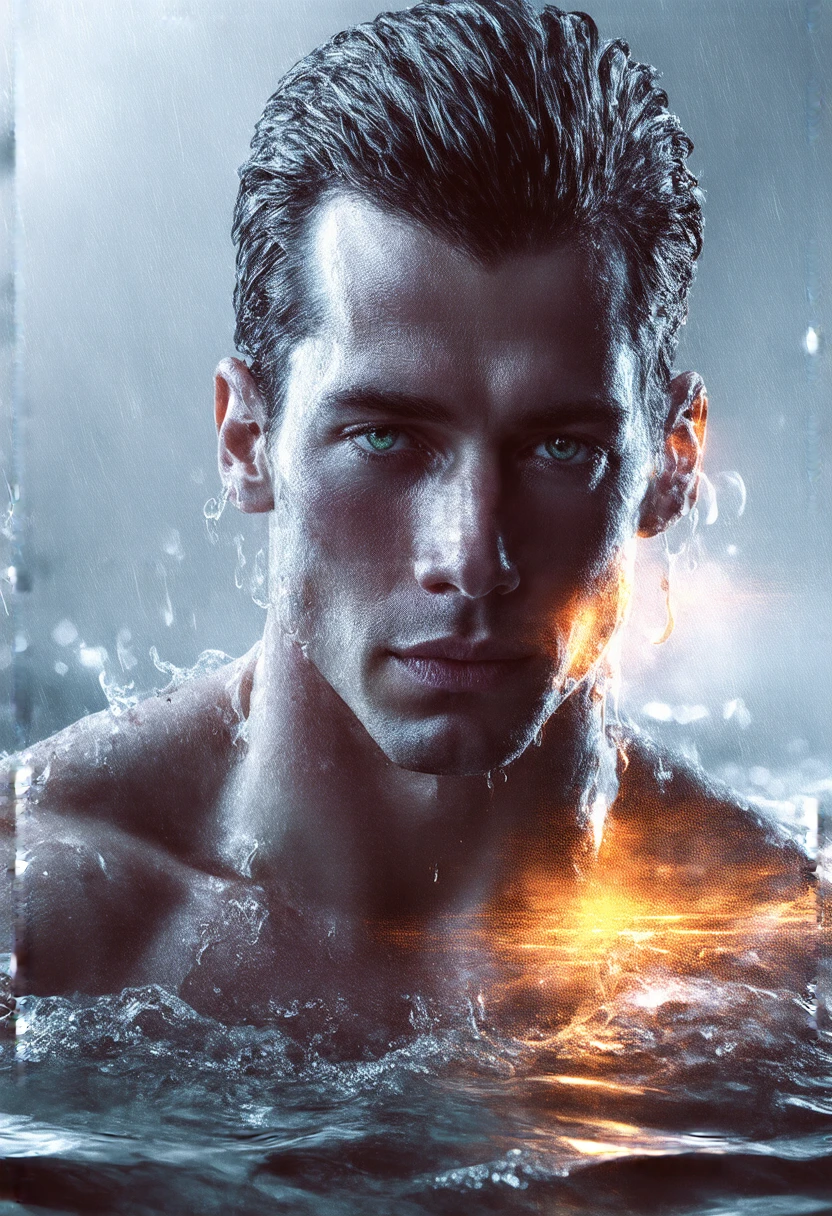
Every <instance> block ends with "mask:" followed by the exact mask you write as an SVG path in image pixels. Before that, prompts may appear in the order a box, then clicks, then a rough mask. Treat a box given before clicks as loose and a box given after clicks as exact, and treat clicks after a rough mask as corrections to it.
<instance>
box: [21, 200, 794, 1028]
mask: <svg viewBox="0 0 832 1216" xmlns="http://www.w3.org/2000/svg"><path fill="white" fill-rule="evenodd" d="M623 274H624V270H623V267H622V265H621V263H620V261H619V259H617V257H616V255H615V252H614V250H609V251H608V255H607V256H606V258H605V261H604V274H603V277H602V276H601V275H599V273H598V271H597V269H596V268H595V264H594V263H593V261H592V259H591V258H590V257H589V255H588V253H587V252H586V251H585V250H583V249H582V248H581V246H580V245H579V244H577V243H571V244H570V243H566V244H562V245H559V246H557V247H555V248H552V249H549V250H543V251H540V250H538V251H534V252H531V253H527V254H523V255H518V256H514V257H510V258H506V259H504V260H503V261H501V262H499V263H498V264H496V265H494V266H484V265H481V264H480V263H478V262H476V261H474V260H473V259H472V258H470V257H469V256H468V255H466V254H464V253H461V252H459V251H458V250H455V249H453V248H451V247H450V246H449V245H448V244H446V243H445V242H444V241H443V240H442V239H441V238H439V237H437V236H436V235H434V234H432V233H430V232H427V231H425V230H423V229H421V228H419V227H418V226H416V225H415V224H413V223H411V222H410V221H406V220H402V219H399V218H396V217H393V216H390V215H387V214H384V213H382V212H380V211H378V210H377V209H376V208H374V207H373V206H372V205H371V204H369V203H367V202H364V201H361V200H358V199H355V198H351V197H348V196H337V197H334V198H332V199H329V200H327V201H326V202H325V203H323V204H321V205H320V207H319V208H318V212H317V214H316V217H315V222H314V225H313V229H312V232H311V241H310V286H311V306H312V315H313V317H314V322H313V324H312V325H311V328H310V332H309V335H308V337H307V338H306V339H305V340H303V341H302V342H301V343H300V344H299V345H298V346H297V347H296V349H295V350H294V352H293V355H292V358H291V361H290V366H289V370H288V373H287V378H286V383H285V385H284V386H283V388H284V392H283V400H282V405H281V410H280V413H279V415H278V417H277V418H276V419H275V420H271V419H270V417H269V411H268V408H267V404H266V401H265V399H264V398H263V396H262V394H261V392H260V391H259V389H258V386H257V385H256V384H255V382H254V380H253V379H252V377H251V375H250V374H249V372H248V369H247V368H246V367H245V365H243V364H242V363H240V362H238V361H236V360H226V361H224V362H223V363H222V364H221V365H220V368H219V369H218V373H217V382H216V384H217V388H216V405H215V410H216V419H217V425H218V429H219V441H220V447H219V451H220V470H221V473H222V476H223V479H224V482H225V484H226V487H227V488H228V491H229V496H230V498H231V500H232V501H233V502H234V503H235V504H236V505H237V506H238V507H239V508H240V509H241V510H243V511H250V512H256V511H270V512H271V513H272V514H271V525H270V537H271V539H270V592H271V595H270V598H271V604H272V607H271V608H270V610H269V613H268V617H267V623H266V629H265V634H264V638H263V641H262V645H261V647H260V648H259V650H256V651H255V652H252V653H251V654H250V655H249V656H247V657H246V658H245V659H243V660H241V661H240V662H239V663H237V664H236V665H233V666H232V668H230V669H229V670H228V671H226V672H224V673H222V674H221V675H218V676H215V677H212V678H211V679H209V680H207V681H203V682H200V683H199V684H194V685H192V686H186V687H184V688H183V689H181V690H179V691H178V692H175V691H172V692H171V693H170V694H165V695H163V696H160V697H157V698H154V699H152V700H151V701H149V702H147V703H145V704H144V705H143V706H141V707H139V708H138V709H137V710H135V711H132V712H131V713H129V714H127V715H124V716H122V717H121V718H118V719H113V718H111V717H110V716H109V715H103V716H99V717H98V718H96V719H91V720H88V721H87V722H82V723H80V724H78V725H77V726H76V727H73V728H70V730H69V731H68V732H64V733H63V734H62V735H59V736H57V737H56V738H55V739H54V740H49V741H47V742H46V743H43V744H39V745H38V746H37V747H36V748H35V749H34V750H33V751H32V753H31V755H30V756H29V757H28V758H27V759H28V762H29V764H30V765H31V768H32V770H33V776H34V785H33V787H32V792H31V794H30V795H29V797H28V799H27V800H26V803H27V809H25V810H24V811H23V812H22V813H21V814H20V817H19V837H20V841H21V846H22V848H23V849H24V850H26V852H25V853H24V855H23V865H24V872H23V874H22V875H21V878H20V902H19V908H20V913H21V915H20V933H19V956H20V957H19V981H18V982H19V984H20V985H21V987H22V989H23V990H27V989H28V990H33V991H38V992H46V991H51V992H54V991H70V992H71V991H75V990H81V991H106V990H110V989H113V988H118V987H121V986H123V985H125V984H129V983H149V982H158V983H161V984H164V985H165V986H167V987H169V988H172V989H175V990H178V991H180V992H182V994H183V995H184V996H186V998H187V999H188V1000H190V1001H191V1002H192V1003H193V1004H195V1005H196V1006H197V1007H198V1008H202V1009H205V1010H206V1011H210V1012H216V1013H218V1014H219V1015H220V1016H224V1017H230V1018H235V1017H239V1018H246V1017H255V1016H266V1013H267V1009H268V1002H269V1000H274V1001H276V1002H278V1003H286V1002H289V1001H292V1000H301V1001H303V1000H307V999H309V998H316V997H322V998H326V999H329V1000H332V999H335V998H336V997H337V996H338V995H339V994H343V995H348V996H349V997H351V998H352V999H354V1000H355V1001H357V1002H358V1004H359V1005H360V1004H361V1003H362V1002H363V1003H364V1004H366V1005H367V1007H368V1008H370V1009H372V1010H373V1011H374V1012H373V1013H372V1015H371V1017H373V1018H375V1020H376V1022H377V1023H378V1024H388V1023H389V1024H393V1023H395V1020H396V1017H395V1016H394V1014H393V1013H391V1012H390V1009H391V1008H392V1007H393V1006H396V1004H397V1002H398V1004H399V1005H400V1004H401V995H402V993H403V992H405V991H410V992H413V991H415V990H419V991H422V990H426V991H432V992H434V993H435V995H436V999H437V1000H442V999H443V996H444V995H447V993H446V989H447V991H451V990H454V991H456V992H457V993H458V992H459V991H461V990H462V989H465V988H466V985H468V986H470V984H471V983H474V984H475V986H476V984H478V983H485V984H486V985H488V984H491V985H492V987H493V986H494V985H497V986H498V987H499V986H500V984H501V983H502V982H503V979H504V978H505V975H507V974H508V973H509V972H511V974H512V976H513V980H512V984H514V986H515V987H516V983H515V981H516V980H517V974H516V972H517V968H516V967H514V969H513V970H512V966H513V965H506V964H505V958H502V961H500V959H499V958H497V956H496V955H495V953H494V950H493V949H492V945H493V943H494V942H495V941H497V940H498V939H499V940H501V941H502V940H504V939H505V938H506V934H508V937H509V938H511V935H512V933H514V934H515V936H517V944H518V947H519V946H520V945H521V944H522V942H521V941H520V939H521V938H522V937H524V936H527V935H528V934H529V933H530V932H533V927H532V928H530V923H531V922H530V920H529V918H530V917H531V918H532V920H533V919H534V917H535V916H537V917H538V918H539V916H540V906H541V904H540V892H541V890H545V891H546V892H547V895H546V900H548V901H549V903H550V904H551V905H552V907H561V908H563V909H567V908H570V907H572V906H573V905H574V903H575V901H576V900H578V901H580V899H581V898H582V892H583V891H585V890H586V886H585V884H586V882H587V881H592V882H593V883H596V885H597V883H599V882H600V884H601V887H602V888H605V889H606V888H608V889H609V890H611V891H618V892H625V893H626V892H630V893H632V892H633V891H634V890H636V889H637V890H638V891H639V892H641V894H640V895H639V898H640V899H641V898H643V899H644V900H646V901H647V903H648V904H650V905H651V906H657V907H661V906H663V903H664V905H667V901H668V898H669V897H668V887H669V885H671V884H669V882H668V870H669V869H670V871H671V872H674V871H675V879H674V884H672V885H674V886H675V888H677V889H678V890H683V891H686V892H687V895H686V896H685V898H687V899H688V900H689V902H690V904H691V907H694V906H699V905H701V903H702V900H703V899H705V900H706V902H707V901H710V902H711V903H713V901H714V900H715V899H716V900H717V902H719V900H720V899H722V902H723V904H725V903H726V902H727V903H733V904H736V902H737V900H739V901H740V904H743V906H747V907H754V906H757V905H761V904H766V903H769V902H771V901H775V902H776V901H784V900H785V901H786V902H788V901H789V900H791V899H792V898H795V899H800V898H802V897H803V895H804V894H805V892H806V884H805V880H804V877H803V876H802V872H801V864H802V863H801V859H800V857H799V855H798V853H797V851H796V850H794V849H792V848H790V847H787V846H784V845H782V844H781V843H779V842H778V841H777V840H776V839H775V837H774V836H773V835H772V833H771V832H770V831H768V830H767V829H766V828H765V827H764V826H763V825H761V824H760V823H759V822H758V821H757V820H756V819H755V818H754V816H752V815H751V814H750V812H748V811H747V810H744V809H743V808H741V807H740V806H738V805H737V804H736V803H733V802H731V801H730V800H728V799H726V798H724V797H722V796H719V795H717V794H715V793H713V792H712V791H709V790H708V789H706V788H705V787H704V786H703V785H701V784H699V783H698V781H697V779H696V778H695V777H693V776H692V775H690V774H688V775H684V774H682V775H680V776H679V777H678V778H675V777H674V778H671V777H670V776H662V775H661V774H663V773H664V772H665V769H664V768H663V767H662V765H663V762H660V761H658V760H656V759H655V757H654V758H653V759H651V758H650V753H649V749H648V751H645V750H644V748H643V747H642V746H641V745H640V744H638V743H633V742H631V743H630V744H629V745H628V746H627V749H626V750H627V751H628V753H629V754H628V756H627V760H626V761H622V759H621V757H620V756H619V755H618V751H617V747H618V741H616V740H612V739H610V738H609V736H608V735H606V734H605V733H604V731H603V729H602V728H601V702H600V700H599V698H598V694H597V691H596V687H595V686H596V676H597V674H598V672H599V671H600V670H601V668H602V667H603V664H604V662H605V650H606V648H607V646H608V644H609V642H610V639H611V638H612V637H613V635H614V633H615V631H616V628H617V626H618V624H619V621H620V618H621V615H622V611H623V606H624V599H625V596H626V589H627V577H628V571H629V564H630V561H631V555H632V544H633V539H634V537H635V536H636V535H637V534H641V535H651V534H654V533H655V532H657V531H660V530H661V529H663V528H665V527H667V526H669V525H670V524H671V523H673V522H674V520H675V519H676V518H677V517H678V515H679V514H680V513H682V512H683V511H684V510H685V509H687V508H689V507H690V505H691V504H692V502H693V501H694V499H695V494H696V484H697V478H698V471H699V464H700V459H701V450H702V442H703V437H704V423H705V403H704V393H703V391H702V387H701V382H700V381H699V380H698V379H697V378H696V377H695V376H692V375H690V374H683V375H681V376H678V377H676V379H675V380H674V381H673V382H672V383H671V385H670V387H669V390H668V392H667V394H666V397H665V399H664V402H663V407H662V409H663V416H664V417H663V424H662V420H661V419H660V421H659V425H658V426H657V427H651V425H650V422H649V419H648V412H647V408H646V404H645V392H644V384H643V382H644V372H643V366H642V354H641V352H639V351H638V350H637V349H634V348H633V344H632V341H631V337H630V335H629V332H628V330H627V327H626V325H625V323H624V312H623V308H624V293H623V286H624V280H623ZM235 705H236V706H238V707H240V708H239V709H238V710H235V708H234V707H235ZM240 713H242V715H243V716H244V718H245V720H246V730H245V738H243V739H237V740H236V741H235V736H236V734H237V727H238V726H239V722H238V718H239V715H240ZM535 743H538V744H539V746H534V744H535ZM627 762H629V768H627V770H626V772H624V768H625V763H627ZM501 772H504V773H505V776H506V780H505V781H504V780H503V779H502V777H501V776H499V775H498V777H497V780H496V782H495V780H494V778H493V777H492V776H490V774H494V773H498V774H499V773H501ZM667 772H668V773H670V772H671V770H670V769H667ZM622 774H623V776H622ZM628 774H629V775H628ZM619 779H620V780H621V781H622V786H621V790H620V793H619V795H618V798H617V799H616V800H615V802H614V804H613V806H612V810H611V812H610V814H609V817H608V821H607V824H606V827H605V829H604V833H603V839H602V842H601V847H600V851H597V850H596V847H595V846H596V844H597V843H598V839H597V838H594V837H593V833H592V831H591V830H590V826H589V823H588V820H587V817H586V815H585V813H584V811H585V809H586V808H587V807H588V806H590V805H592V806H594V807H595V808H596V816H595V836H596V837H598V838H600V835H601V833H600V829H601V820H602V819H603V815H602V814H600V815H599V813H598V806H599V800H600V804H601V810H602V811H603V807H604V805H605V804H609V803H612V802H613V799H614V798H615V793H616V789H617V787H618V782H619ZM692 858H693V861H691V859H692ZM512 926H514V928H511V927H512ZM518 926H520V927H521V928H518ZM518 935H519V936H518ZM498 953H499V952H498ZM521 970H522V969H521ZM549 974H550V982H549V983H548V984H544V985H542V993H541V992H540V991H539V988H540V987H541V986H540V985H539V986H538V988H537V989H536V992H537V997H536V1000H537V1002H538V1005H539V1003H540V1001H543V1002H544V1004H545V1003H546V1002H547V1001H548V1002H549V1004H550V1006H551V1008H552V1009H554V1008H556V1007H559V1001H560V999H561V998H560V997H556V995H555V994H554V989H558V990H560V989H559V988H558V983H557V982H556V981H555V980H554V979H552V974H553V972H552V969H551V968H550V973H549ZM472 977H473V979H472ZM501 977H502V978H501ZM553 984H554V989H553V987H552V985H553ZM564 985H565V987H566V988H568V987H569V983H568V977H565V979H564ZM561 987H563V985H561Z"/></svg>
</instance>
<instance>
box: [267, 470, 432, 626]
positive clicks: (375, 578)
mask: <svg viewBox="0 0 832 1216" xmlns="http://www.w3.org/2000/svg"><path fill="white" fill-rule="evenodd" d="M299 473H300V475H294V476H293V477H292V479H291V480H288V479H283V480H282V481H281V482H280V484H279V487H278V491H277V494H276V501H275V513H274V517H273V529H274V531H273V541H272V564H273V568H274V571H275V573H276V575H277V576H278V578H279V579H280V580H282V583H283V590H284V595H285V594H286V590H287V587H288V588H290V589H291V592H292V594H293V596H294V597H295V599H297V598H298V597H299V596H300V598H301V599H302V602H303V607H304V609H305V610H306V611H310V610H312V609H313V607H315V606H317V607H318V608H319V609H321V610H328V609H329V608H331V607H332V606H333V605H334V604H337V606H338V610H339V612H340V613H341V614H342V615H343V614H344V612H345V610H346V609H347V606H348V605H349V603H351V602H354V601H361V602H364V603H366V602H368V601H375V600H377V599H378V598H379V597H380V596H381V595H383V594H384V593H385V592H386V591H388V590H389V589H390V588H391V587H392V586H393V585H395V584H397V583H398V582H400V581H401V578H402V577H403V576H404V575H405V574H406V572H407V567H408V559H409V557H410V554H411V548H412V546H411V536H410V532H411V522H412V496H411V495H410V494H408V493H407V492H403V493H399V492H390V490H389V487H388V488H387V490H386V491H385V490H383V489H382V488H379V487H378V486H372V485H369V484H367V483H366V481H363V482H362V481H361V480H358V479H356V478H355V477H354V476H352V477H350V478H347V477H346V476H343V475H342V476H339V475H338V471H337V470H327V469H326V468H325V467H324V468H317V467H311V468H309V469H308V470H307V471H306V472H305V474H304V473H303V471H299Z"/></svg>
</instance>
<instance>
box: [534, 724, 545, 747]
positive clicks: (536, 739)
mask: <svg viewBox="0 0 832 1216" xmlns="http://www.w3.org/2000/svg"><path fill="white" fill-rule="evenodd" d="M534 745H535V747H542V746H543V727H542V726H541V728H540V730H539V731H538V732H537V734H536V735H535V737H534Z"/></svg>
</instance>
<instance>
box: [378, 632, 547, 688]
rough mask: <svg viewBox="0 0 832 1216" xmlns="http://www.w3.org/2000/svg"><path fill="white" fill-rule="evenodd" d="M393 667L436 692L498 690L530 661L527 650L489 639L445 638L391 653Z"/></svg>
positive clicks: (530, 657)
mask: <svg viewBox="0 0 832 1216" xmlns="http://www.w3.org/2000/svg"><path fill="white" fill-rule="evenodd" d="M390 653H391V656H392V659H393V661H394V662H395V663H396V665H397V667H398V668H399V669H400V670H402V671H403V673H405V674H406V675H407V677H408V678H409V679H411V680H412V681H413V682H414V683H416V684H420V685H421V686H422V687H423V688H429V689H434V690H436V691H440V692H485V691H490V690H494V689H498V688H499V687H500V686H501V685H502V684H504V683H505V682H506V680H509V679H511V678H512V677H513V676H515V675H516V674H517V673H518V672H519V671H520V670H521V669H522V667H523V666H524V665H525V664H527V663H529V662H530V661H531V659H532V658H533V657H534V656H533V655H532V654H531V653H530V652H529V651H528V650H522V649H520V648H518V647H516V646H511V645H507V644H505V643H502V642H497V641H495V640H493V639H489V638H486V639H483V640H481V641H474V642H472V641H468V640H466V639H464V638H457V637H446V638H436V639H435V640H433V641H428V642H420V643H418V644H417V645H415V646H408V647H406V648H402V649H394V650H392V651H391V652H390Z"/></svg>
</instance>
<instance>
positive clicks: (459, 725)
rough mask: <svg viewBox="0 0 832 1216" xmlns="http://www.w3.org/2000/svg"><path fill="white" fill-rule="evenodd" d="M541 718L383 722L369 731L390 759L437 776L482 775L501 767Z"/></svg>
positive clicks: (515, 754)
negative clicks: (488, 722) (491, 723)
mask: <svg viewBox="0 0 832 1216" xmlns="http://www.w3.org/2000/svg"><path fill="white" fill-rule="evenodd" d="M540 726H542V722H541V723H538V722H537V721H535V722H534V723H532V724H530V725H528V726H526V727H520V728H518V727H517V726H516V725H515V726H514V727H513V728H512V729H507V728H505V727H503V728H502V729H495V728H493V727H492V729H491V730H488V729H487V728H485V727H484V726H483V725H482V724H481V723H476V724H475V723H472V722H470V721H463V722H460V721H458V720H451V721H449V720H448V719H446V718H440V719H432V720H428V721H422V722H406V723H399V724H397V725H396V726H395V727H393V726H392V724H390V723H387V724H386V725H385V728H383V729H381V730H380V731H374V730H373V731H371V732H370V733H371V735H372V737H373V738H374V740H375V742H376V743H377V745H378V746H379V747H380V748H381V750H382V751H383V752H384V754H385V756H386V757H387V759H388V760H390V761H391V763H393V764H395V765H397V766H398V767H399V768H404V769H408V770H409V771H410V772H414V773H430V774H432V775H433V776H436V777H484V776H487V775H488V774H489V773H493V772H495V771H496V770H497V769H499V768H505V767H506V765H508V764H511V762H512V761H513V760H516V759H517V757H518V756H520V755H522V753H523V752H524V751H525V750H526V748H527V747H529V746H530V744H531V743H532V741H533V739H534V737H535V735H536V734H537V731H538V730H539V729H540Z"/></svg>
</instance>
